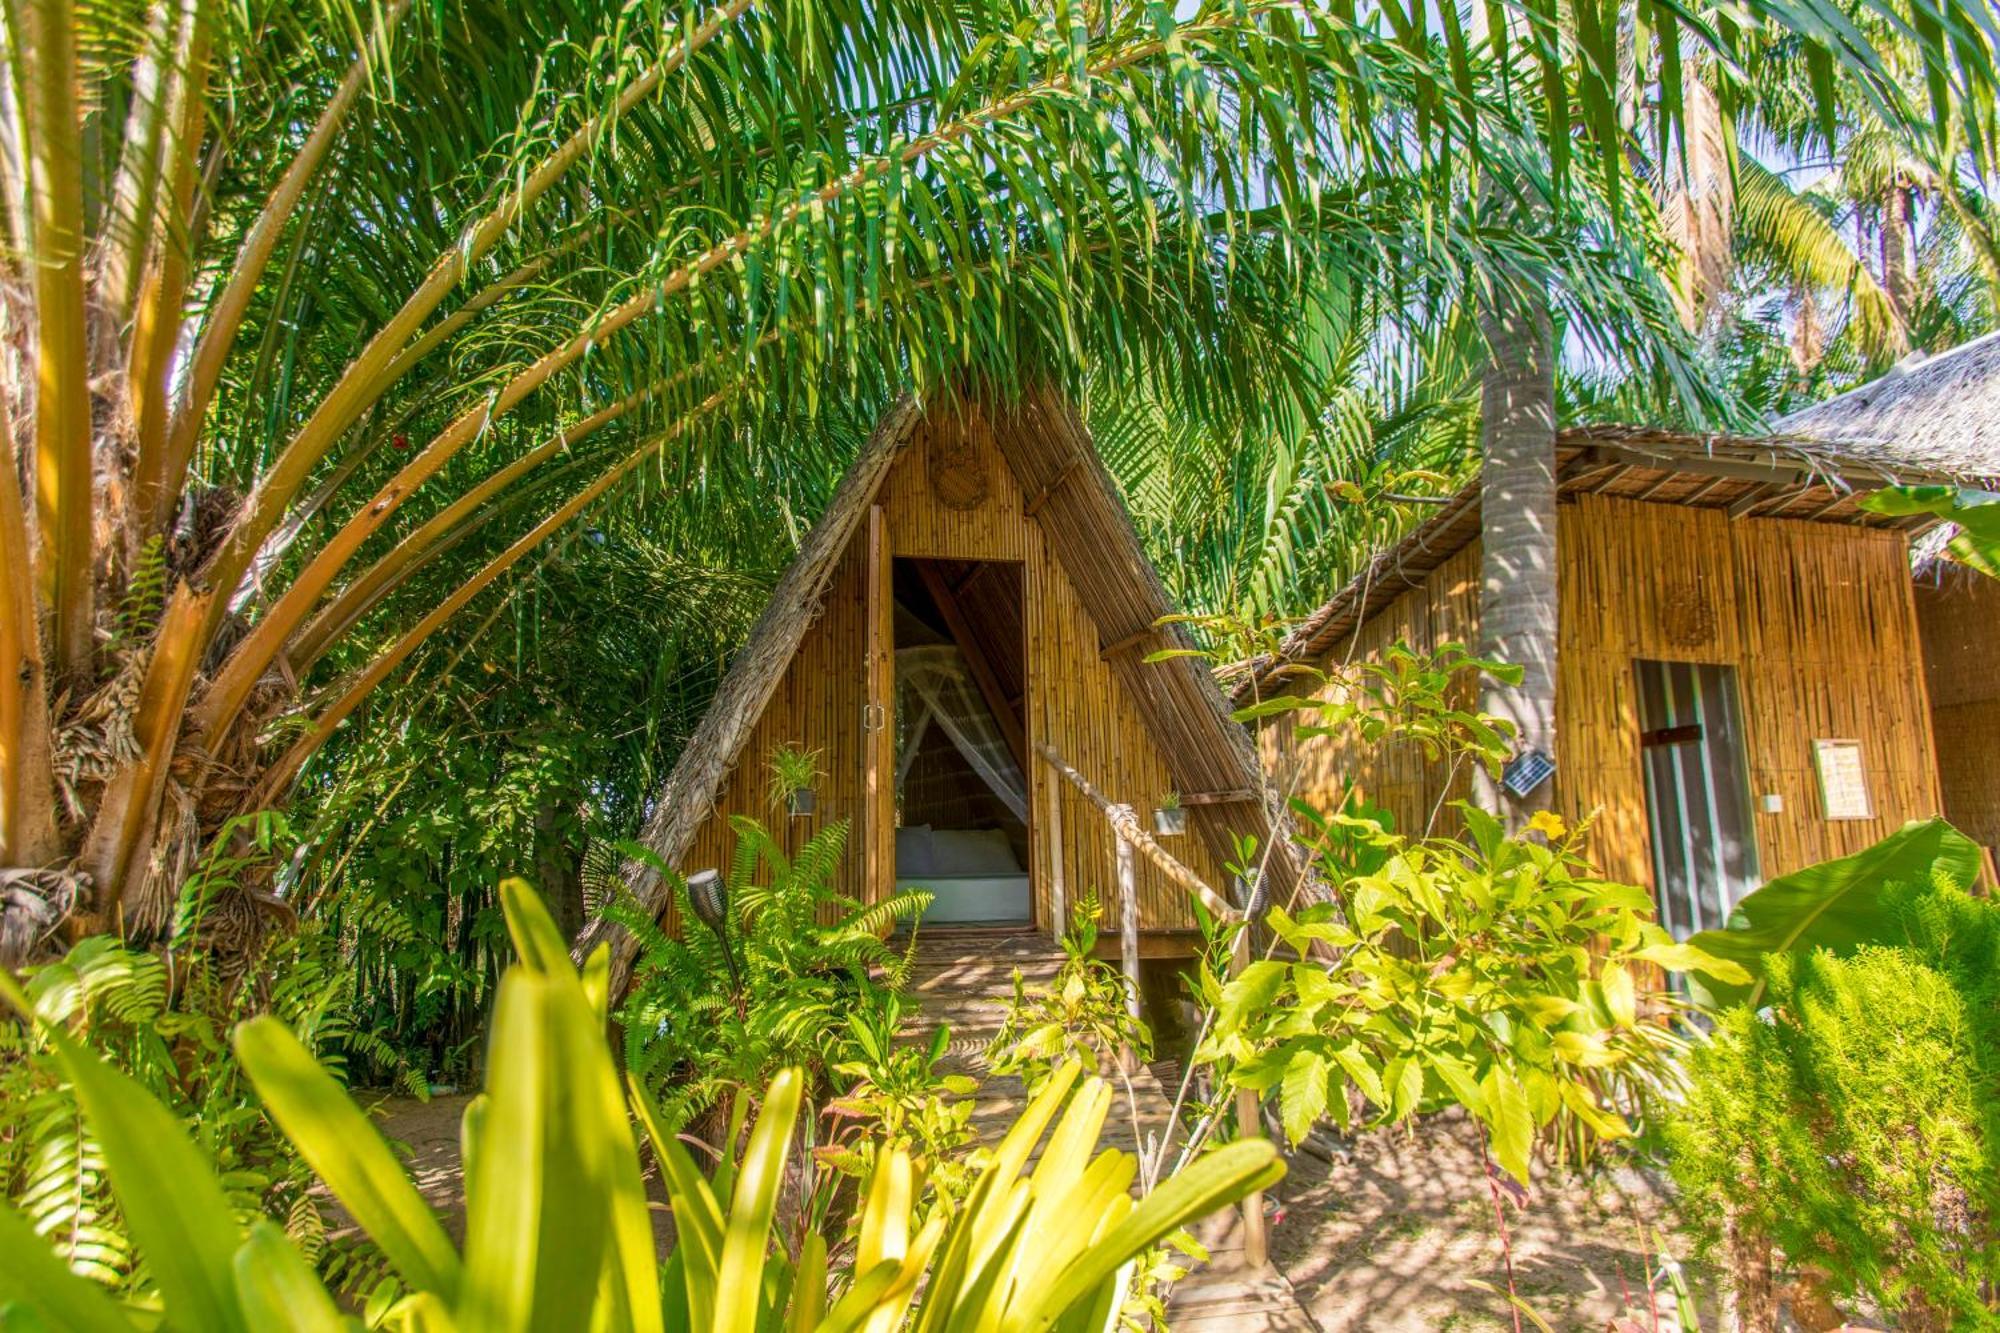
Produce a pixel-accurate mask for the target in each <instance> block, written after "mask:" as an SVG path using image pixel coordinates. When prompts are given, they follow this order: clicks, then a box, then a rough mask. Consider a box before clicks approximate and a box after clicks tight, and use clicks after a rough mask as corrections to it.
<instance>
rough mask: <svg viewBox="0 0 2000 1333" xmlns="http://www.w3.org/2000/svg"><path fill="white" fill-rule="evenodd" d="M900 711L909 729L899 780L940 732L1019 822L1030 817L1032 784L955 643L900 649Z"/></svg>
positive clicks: (902, 741) (904, 732)
mask: <svg viewBox="0 0 2000 1333" xmlns="http://www.w3.org/2000/svg"><path fill="white" fill-rule="evenodd" d="M896 708H897V711H898V713H899V714H900V715H901V716H902V718H904V719H907V724H906V725H904V726H902V727H900V728H899V730H900V732H901V736H900V737H899V739H898V745H897V754H896V781H897V783H898V785H900V784H901V783H902V781H903V779H904V778H905V777H906V776H908V774H909V771H910V765H911V764H912V763H913V762H915V760H916V757H917V754H918V752H919V750H920V749H921V748H922V746H923V742H924V737H925V735H926V734H928V732H929V731H930V729H931V728H932V727H934V726H935V727H937V728H938V729H939V730H940V731H942V732H943V733H944V734H945V735H946V736H948V737H950V738H951V743H952V747H953V748H954V749H956V750H957V751H958V753H959V754H960V755H961V756H962V757H963V758H964V759H965V762H966V764H967V766H968V767H970V768H971V769H972V771H973V772H974V773H976V774H978V775H979V780H980V781H981V782H984V783H985V784H986V786H987V788H988V789H989V790H991V791H992V792H993V794H994V795H995V796H997V797H999V798H1000V801H1001V803H1002V804H1004V805H1005V806H1006V807H1007V809H1008V810H1009V812H1011V813H1012V814H1013V816H1014V818H1016V819H1018V820H1021V821H1022V822H1024V823H1025V822H1026V821H1027V818H1028V784H1027V782H1026V780H1025V779H1024V778H1023V777H1022V775H1021V766H1020V765H1019V764H1017V763H1015V762H1014V755H1013V753H1012V751H1010V750H1009V749H1008V748H1007V742H1006V739H1005V738H1004V737H1002V736H1001V734H1000V724H999V723H998V722H997V721H996V720H995V719H994V717H993V710H992V709H991V708H988V707H987V706H986V699H985V696H983V695H981V694H980V692H979V686H978V685H977V684H976V683H975V682H974V681H973V679H972V672H971V670H970V669H969V668H968V667H967V666H966V664H965V656H964V654H962V653H960V652H959V650H958V648H957V647H956V646H955V645H953V644H949V643H938V644H924V645H922V646H920V647H915V648H898V649H897V650H896Z"/></svg>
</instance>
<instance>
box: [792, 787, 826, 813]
mask: <svg viewBox="0 0 2000 1333" xmlns="http://www.w3.org/2000/svg"><path fill="white" fill-rule="evenodd" d="M785 805H786V808H787V809H788V810H790V811H791V814H792V818H794V819H804V818H805V817H806V816H807V815H810V814H812V813H813V812H814V811H815V810H817V809H818V808H819V793H818V792H815V791H814V790H813V789H812V788H811V787H800V788H798V789H796V790H795V791H793V792H792V794H791V797H790V799H788V800H787V801H786V802H785Z"/></svg>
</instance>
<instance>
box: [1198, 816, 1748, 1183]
mask: <svg viewBox="0 0 2000 1333" xmlns="http://www.w3.org/2000/svg"><path fill="white" fill-rule="evenodd" d="M1461 809H1462V813H1463V815H1464V818H1465V820H1466V825H1467V828H1468V830H1469V833H1470V837H1469V840H1468V841H1465V842H1461V841H1459V840H1456V839H1443V838H1438V839H1421V840H1410V839H1404V838H1401V837H1398V836H1397V835H1394V834H1389V833H1386V832H1382V831H1378V830H1372V829H1369V828H1367V827H1366V826H1365V821H1354V820H1353V817H1351V816H1345V815H1336V816H1332V817H1327V816H1323V815H1320V814H1319V813H1318V812H1316V811H1312V810H1310V809H1309V808H1308V809H1304V810H1301V811H1300V812H1299V813H1300V817H1301V819H1302V820H1304V821H1305V827H1306V830H1307V836H1308V837H1319V836H1323V835H1324V834H1325V833H1327V832H1330V831H1333V830H1335V829H1336V828H1338V829H1339V830H1340V833H1341V836H1355V835H1358V836H1359V837H1360V838H1361V839H1362V840H1363V841H1366V842H1371V843H1373V844H1374V845H1376V846H1377V847H1378V848H1380V849H1381V850H1382V851H1383V852H1385V853H1386V854H1387V855H1386V859H1385V860H1384V861H1383V863H1382V865H1381V867H1380V868H1379V869H1377V870H1375V871H1373V872H1371V873H1368V874H1363V875H1358V876H1353V877H1350V878H1348V879H1346V880H1345V881H1344V882H1342V883H1340V884H1339V885H1338V886H1336V888H1335V896H1334V900H1333V901H1332V902H1327V903H1315V904H1313V905H1311V906H1309V907H1307V908H1305V909H1303V910H1301V911H1300V912H1299V913H1298V914H1297V915H1296V916H1294V915H1293V914H1291V913H1288V912H1285V911H1284V910H1283V909H1281V908H1276V907H1274V908H1272V909H1271V910H1270V912H1269V915H1268V917H1267V922H1268V925H1269V927H1270V929H1271V932H1272V933H1273V935H1275V936H1276V938H1277V941H1278V942H1279V944H1280V945H1282V946H1283V949H1284V951H1285V954H1286V955H1287V956H1285V957H1271V958H1264V959H1259V960H1257V961H1255V962H1252V963H1250V964H1249V965H1248V966H1247V967H1245V968H1243V969H1242V970H1241V972H1240V974H1238V975H1237V976H1235V977H1234V978H1232V979H1230V980H1228V981H1227V982H1226V983H1225V984H1223V985H1221V986H1220V987H1219V988H1216V987H1214V979H1213V973H1212V971H1209V972H1204V973H1203V974H1202V975H1204V976H1206V977H1208V978H1209V983H1208V988H1207V989H1206V993H1204V994H1203V996H1202V999H1203V1000H1204V1002H1206V1003H1207V1004H1209V1005H1211V1006H1213V1007H1214V1010H1215V1017H1214V1021H1213V1024H1212V1026H1211V1028H1210V1030H1209V1032H1208V1033H1207V1035H1206V1036H1205V1038H1204V1039H1203V1041H1202V1044H1201V1046H1200V1048H1199V1049H1198V1050H1197V1051H1196V1053H1195V1059H1196V1060H1197V1061H1198V1062H1201V1063H1204V1064H1210V1065H1214V1066H1216V1073H1217V1075H1218V1078H1219V1080H1221V1081H1224V1082H1227V1083H1231V1084H1234V1085H1236V1086H1243V1087H1249V1088H1253V1089H1256V1090H1257V1091H1259V1092H1274V1093H1275V1094H1276V1095H1277V1101H1278V1110H1279V1115H1280V1118H1281V1119H1282V1120H1283V1122H1284V1125H1285V1129H1286V1132H1287V1133H1288V1134H1289V1135H1290V1136H1291V1137H1292V1138H1293V1139H1295V1140H1296V1139H1299V1138H1303V1137H1304V1135H1305V1134H1306V1132H1307V1131H1308V1130H1309V1129H1310V1128H1311V1127H1312V1126H1313V1124H1314V1123H1315V1122H1317V1121H1318V1120H1319V1119H1320V1118H1321V1117H1323V1116H1330V1117H1332V1119H1333V1120H1334V1122H1335V1123H1336V1124H1338V1125H1340V1126H1341V1127H1343V1128H1346V1127H1347V1126H1349V1125H1350V1124H1351V1123H1353V1122H1354V1121H1355V1119H1356V1118H1357V1112H1358V1113H1359V1114H1358V1118H1359V1119H1361V1120H1363V1121H1365V1122H1366V1123H1370V1124H1388V1123H1394V1122H1397V1121H1401V1120H1404V1119H1407V1118H1408V1117H1410V1116H1413V1115H1416V1114H1418V1113H1419V1112H1421V1111H1426V1110H1430V1109H1434V1108H1437V1107H1439V1106H1443V1105H1449V1104H1457V1105H1460V1106H1463V1107H1464V1108H1465V1109H1466V1110H1467V1111H1469V1112H1470V1113H1471V1114H1472V1116H1473V1117H1474V1119H1475V1120H1476V1121H1477V1122H1478V1124H1479V1125H1480V1127H1481V1130H1482V1132H1483V1135H1484V1139H1485V1142H1486V1144H1487V1147H1488V1151H1489V1152H1490V1153H1491V1154H1492V1157H1493V1160H1494V1161H1495V1162H1496V1163H1497V1164H1498V1165H1499V1166H1500V1168H1501V1169H1503V1170H1505V1171H1506V1172H1508V1173H1509V1174H1510V1175H1512V1176H1514V1177H1515V1178H1516V1179H1518V1180H1521V1181H1523V1182H1526V1181H1527V1179H1528V1172H1529V1165H1530V1161H1531V1158H1532V1156H1533V1154H1534V1151H1535V1147H1536V1145H1537V1142H1538V1141H1542V1142H1547V1143H1549V1144H1550V1145H1551V1146H1552V1148H1553V1149H1554V1151H1555V1153H1556V1155H1557V1156H1558V1158H1559V1159H1566V1160H1581V1159H1582V1158H1584V1157H1586V1156H1587V1155H1588V1154H1589V1152H1590V1150H1591V1148H1592V1145H1593V1144H1594V1143H1597V1142H1603V1141H1612V1140H1617V1139H1622V1138H1625V1137H1627V1136H1628V1135H1630V1134H1631V1133H1632V1132H1633V1130H1632V1120H1633V1119H1635V1118H1637V1117H1638V1116H1639V1115H1640V1113H1641V1112H1642V1111H1643V1109H1644V1108H1645V1107H1646V1106H1647V1105H1648V1103H1649V1102H1650V1101H1651V1100H1652V1099H1653V1098H1654V1097H1655V1096H1656V1095H1657V1094H1658V1093H1659V1092H1660V1091H1661V1090H1662V1089H1663V1088H1664V1087H1667V1086H1671V1084H1672V1081H1673V1078H1674V1062H1675V1058H1676V1057H1677V1056H1678V1054H1679V1052H1680V1050H1681V1049H1682V1047H1683V1041H1682V1039H1681V1038H1679V1037H1678V1036H1676V1035H1675V1034H1674V1032H1673V1031H1672V1030H1670V1029H1669V1028H1668V1027H1667V1026H1666V1025H1664V1024H1663V1023H1660V1022H1658V1021H1655V1020H1654V1019H1653V1018H1652V1017H1650V1016H1649V1015H1650V1014H1654V1013H1658V1012H1661V1011H1662V1010H1665V1009H1667V1008H1670V1007H1671V1005H1672V1003H1673V1002H1672V1000H1671V997H1670V996H1668V995H1666V994H1664V993H1655V992H1652V991H1649V990H1648V989H1647V988H1646V987H1645V985H1644V982H1645V978H1646V977H1647V976H1648V975H1650V974H1651V973H1652V971H1653V969H1654V968H1660V967H1671V968H1685V967H1687V966H1688V965H1689V964H1690V962H1692V961H1694V960H1696V959H1697V958H1698V957H1699V955H1697V954H1695V953H1693V952H1692V951H1691V950H1689V948H1688V946H1686V945H1680V944H1675V943H1674V942H1673V940H1672V939H1671V937H1669V936H1668V935H1667V933H1666V931H1664V930H1663V929H1661V928H1660V927H1659V926H1657V925H1654V924H1653V922H1652V920H1651V916H1652V899H1651V897H1650V895H1648V894H1647V893H1646V892H1645V891H1644V890H1643V889H1637V888H1632V887H1630V886H1627V885H1620V884H1613V883H1609V882H1607V881H1604V880H1601V879H1598V878H1596V877H1595V876H1593V875H1592V874H1591V873H1590V872H1589V870H1588V869H1587V867H1586V866H1585V864H1584V862H1583V858H1582V856H1581V852H1580V847H1581V834H1582V831H1581V830H1568V829H1565V828H1563V826H1562V825H1561V823H1560V821H1559V820H1557V819H1556V818H1555V817H1554V816H1552V815H1548V814H1544V815H1542V816H1540V817H1539V818H1538V820H1537V821H1536V823H1535V825H1534V827H1533V832H1532V833H1531V834H1530V835H1528V836H1520V835H1516V836H1508V835H1506V834H1505V833H1504V832H1503V831H1502V829H1501V827H1500V825H1499V823H1498V822H1497V821H1496V820H1494V819H1493V818H1492V817H1491V816H1489V815H1487V814H1486V813H1485V812H1484V811H1482V810H1480V809H1478V808H1477V807H1474V806H1470V805H1466V806H1463V807H1461ZM1356 822H1361V823H1362V824H1363V826H1362V827H1360V828H1356V827H1355V824H1356ZM1544 835H1546V836H1547V839H1548V840H1547V841H1546V842H1544V841H1543V836H1544ZM1325 955H1330V958H1327V957H1325ZM1647 964H1651V965H1652V967H1648V966H1646V965H1647ZM1708 965H1710V966H1713V967H1716V968H1718V969H1723V970H1727V968H1728V967H1729V965H1728V964H1725V963H1721V962H1719V961H1714V960H1710V961H1709V963H1708ZM1739 975H1740V974H1739ZM1350 1089H1352V1090H1353V1093H1354V1100H1353V1101H1352V1102H1350V1094H1349V1090H1350Z"/></svg>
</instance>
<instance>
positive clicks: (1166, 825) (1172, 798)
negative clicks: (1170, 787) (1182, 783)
mask: <svg viewBox="0 0 2000 1333" xmlns="http://www.w3.org/2000/svg"><path fill="white" fill-rule="evenodd" d="M1153 832H1154V833H1156V834H1158V835H1159V836H1160V837H1162V838H1178V837H1179V836H1180V835H1181V834H1183V833H1186V832H1187V811H1186V810H1184V809H1182V808H1181V796H1180V793H1179V792H1175V791H1170V792H1168V793H1167V794H1166V795H1165V796H1162V797H1161V798H1160V803H1159V804H1158V805H1157V806H1155V807H1154V808H1153Z"/></svg>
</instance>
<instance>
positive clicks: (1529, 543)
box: [1474, 273, 1556, 831]
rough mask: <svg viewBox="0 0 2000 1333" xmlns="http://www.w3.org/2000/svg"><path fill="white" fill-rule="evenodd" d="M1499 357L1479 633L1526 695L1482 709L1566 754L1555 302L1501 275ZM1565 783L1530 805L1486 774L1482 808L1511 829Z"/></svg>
mask: <svg viewBox="0 0 2000 1333" xmlns="http://www.w3.org/2000/svg"><path fill="white" fill-rule="evenodd" d="M1479 327H1480V331H1481V332H1482V333H1483V334H1484V335H1485V338H1486V344H1487V347H1488V349H1489V351H1488V354H1487V357H1488V359H1487V365H1486V371H1485V375H1484V377H1483V380H1482V382H1481V384H1480V394H1479V398H1480V426H1479V443H1480V452H1481V456H1482V469H1481V472H1480V481H1479V502H1480V514H1481V534H1480V539H1481V544H1482V552H1483V559H1482V562H1481V567H1480V596H1479V623H1480V636H1481V650H1482V652H1483V653H1484V655H1485V656H1487V657H1492V658H1498V659H1500V660H1502V661H1506V662H1513V663H1516V664H1518V665H1519V666H1520V667H1521V668H1522V671H1523V673H1524V674H1523V676H1522V679H1521V683H1520V684H1519V685H1513V686H1510V685H1504V684H1502V683H1500V682H1499V681H1496V680H1493V679H1491V678H1490V677H1487V678H1482V680H1481V682H1480V698H1479V706H1480V708H1481V709H1482V710H1484V711H1485V712H1487V713H1490V714H1493V715H1494V716H1496V717H1500V718H1504V719H1506V720H1507V721H1509V722H1512V723H1513V724H1514V727H1515V733H1516V740H1515V752H1516V753H1517V754H1518V753H1525V752H1526V751H1529V750H1540V751H1542V752H1543V753H1545V754H1547V755H1548V756H1549V757H1550V758H1552V759H1553V758H1554V757H1555V753H1556V448H1555V442H1556V437H1555V416H1556V412H1555V397H1556V392H1555V349H1554V348H1553V346H1552V345H1551V343H1552V341H1553V339H1552V335H1551V333H1550V327H1549V311H1548V302H1547V299H1546V298H1545V297H1544V296H1543V295H1542V294H1541V293H1539V292H1531V291H1527V290H1525V289H1524V287H1523V286H1521V285H1520V284H1519V283H1518V282H1516V281H1513V280H1510V279H1509V278H1508V277H1507V276H1506V275H1502V274H1497V273H1496V274H1493V275H1491V280H1490V283H1489V287H1488V291H1487V293H1486V296H1485V298H1484V299H1483V300H1482V301H1481V303H1480V309H1479ZM1554 785H1555V784H1554V781H1553V780H1551V781H1548V782H1544V783H1543V784H1542V785H1541V786H1540V787H1538V788H1536V789H1535V791H1534V792H1533V793H1531V794H1530V795H1528V796H1527V797H1524V798H1518V799H1517V798H1515V797H1513V796H1511V795H1509V794H1508V793H1507V792H1506V791H1505V790H1504V789H1503V788H1502V787H1501V785H1500V784H1499V783H1498V782H1497V781H1495V780H1494V779H1492V778H1490V777H1489V776H1487V774H1486V773H1485V771H1484V770H1480V771H1479V772H1478V773H1477V774H1476V775H1475V777H1474V798H1475V799H1476V800H1477V801H1478V803H1479V805H1480V806H1481V808H1483V809H1485V810H1487V811H1490V812H1491V813H1493V814H1494V815H1497V816H1498V817H1499V818H1500V820H1501V822H1502V823H1503V824H1505V825H1506V826H1507V828H1508V829H1509V830H1510V831H1512V830H1517V829H1519V828H1520V827H1521V826H1523V825H1524V824H1525V823H1526V822H1527V820H1528V818H1529V816H1530V815H1531V814H1533V813H1534V812H1535V811H1536V810H1543V809H1547V808H1548V807H1549V805H1550V803H1551V800H1552V798H1553V794H1554V791H1553V789H1554Z"/></svg>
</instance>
